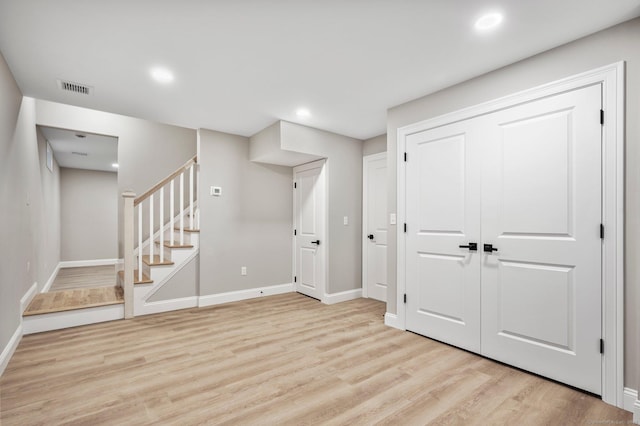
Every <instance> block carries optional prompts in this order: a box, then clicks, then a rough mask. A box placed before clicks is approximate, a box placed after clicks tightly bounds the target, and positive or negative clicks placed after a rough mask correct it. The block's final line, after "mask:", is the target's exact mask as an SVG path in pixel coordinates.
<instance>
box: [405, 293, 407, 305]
mask: <svg viewBox="0 0 640 426" xmlns="http://www.w3.org/2000/svg"><path fill="white" fill-rule="evenodd" d="M404 303H407V293H405V294H404Z"/></svg>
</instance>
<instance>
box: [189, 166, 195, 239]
mask: <svg viewBox="0 0 640 426" xmlns="http://www.w3.org/2000/svg"><path fill="white" fill-rule="evenodd" d="M193 219H194V218H193V164H192V165H191V167H189V229H192V230H193V229H194V227H193Z"/></svg>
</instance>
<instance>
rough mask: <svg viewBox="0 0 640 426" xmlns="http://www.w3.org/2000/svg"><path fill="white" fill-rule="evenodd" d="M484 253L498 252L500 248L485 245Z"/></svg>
mask: <svg viewBox="0 0 640 426" xmlns="http://www.w3.org/2000/svg"><path fill="white" fill-rule="evenodd" d="M484 251H486V252H488V253H492V252H494V251H498V248H497V247H494V246H493V244H485V245H484Z"/></svg>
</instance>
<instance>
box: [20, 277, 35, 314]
mask: <svg viewBox="0 0 640 426" xmlns="http://www.w3.org/2000/svg"><path fill="white" fill-rule="evenodd" d="M36 294H38V283H33V285H32V286H31V288H29V290H27V292H26V293H25V294H24V296H22V299H20V314H23V313H24V310H25V309H27V306H29V303H31V301H32V300H33V298H34V297H35V296H36Z"/></svg>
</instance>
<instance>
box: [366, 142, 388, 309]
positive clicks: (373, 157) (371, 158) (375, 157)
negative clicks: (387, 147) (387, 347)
mask: <svg viewBox="0 0 640 426" xmlns="http://www.w3.org/2000/svg"><path fill="white" fill-rule="evenodd" d="M383 158H387V152H386V151H385V152H379V153H377V154H370V155H366V156H364V157H362V297H369V295H368V294H367V292H368V290H367V283H368V282H369V281H368V280H367V279H368V271H367V258H368V256H365V253H366V250H367V244H368V243H369V241H368V240H367V232H369V231H368V230H367V225H368V224H367V218H368V217H369V216H368V214H369V203H368V201H369V199H368V194H367V188H368V187H369V169H368V167H367V165H368V164H369V163H370V162H371V161H376V160H382V159H383Z"/></svg>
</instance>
